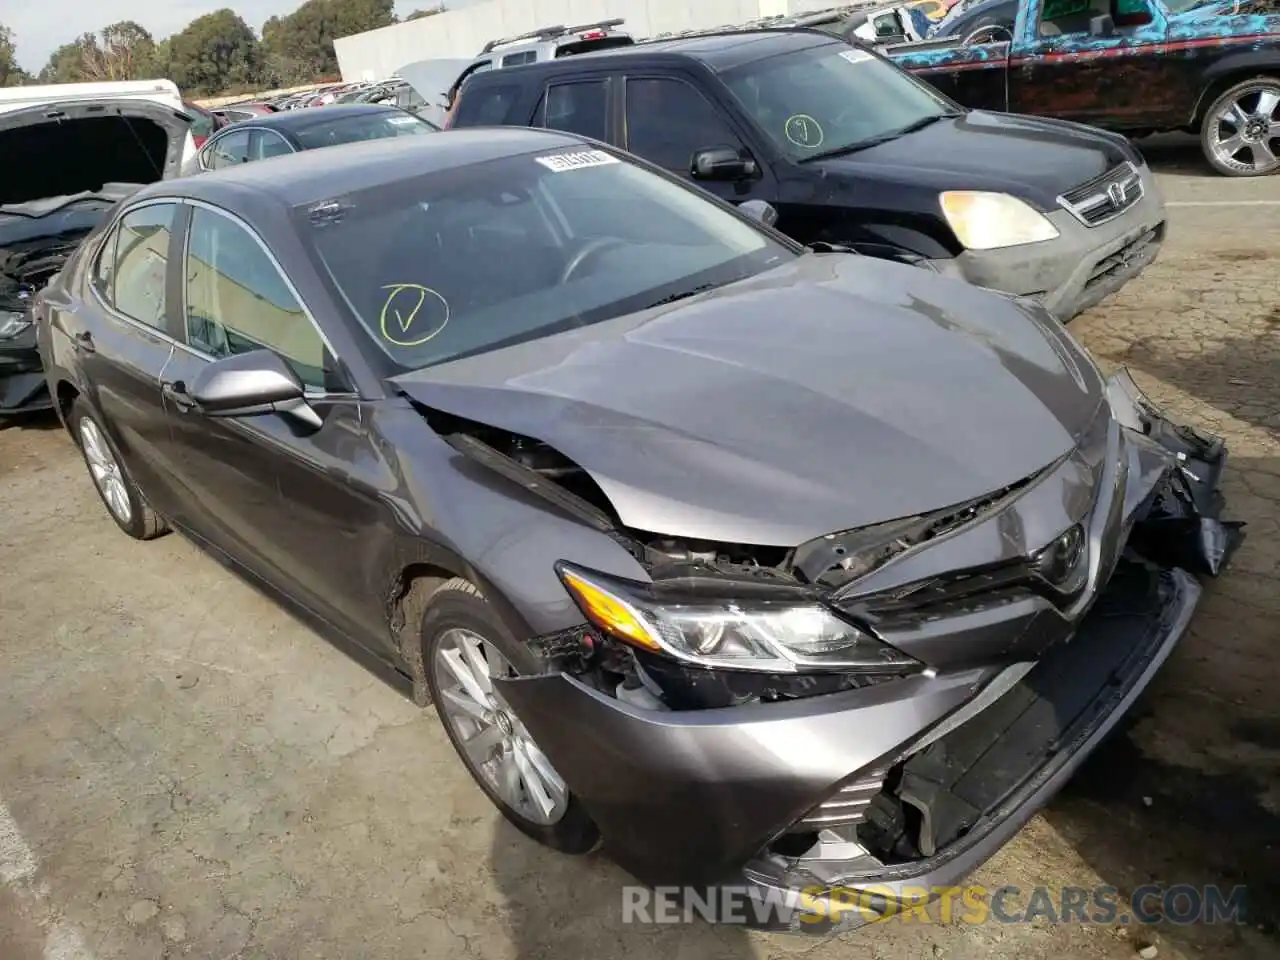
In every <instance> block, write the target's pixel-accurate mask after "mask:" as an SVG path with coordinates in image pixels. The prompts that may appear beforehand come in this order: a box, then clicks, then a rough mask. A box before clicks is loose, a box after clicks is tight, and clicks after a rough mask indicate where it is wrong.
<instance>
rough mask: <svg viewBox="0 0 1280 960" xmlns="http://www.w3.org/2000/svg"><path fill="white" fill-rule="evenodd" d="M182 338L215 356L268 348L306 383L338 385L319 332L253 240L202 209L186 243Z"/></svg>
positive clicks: (320, 386)
mask: <svg viewBox="0 0 1280 960" xmlns="http://www.w3.org/2000/svg"><path fill="white" fill-rule="evenodd" d="M186 288H187V317H186V324H187V340H188V342H189V343H190V344H191V346H193V347H195V348H196V349H198V350H201V351H203V352H204V353H207V354H209V355H210V356H213V357H219V358H220V357H228V356H232V355H234V354H240V353H248V352H250V351H252V350H259V349H262V348H264V347H265V348H266V349H268V350H271V351H273V352H274V353H276V354H278V355H279V356H280V357H281V358H283V359H284V361H285V362H286V363H288V364H289V366H291V367H292V368H293V369H294V371H295V372H296V373H297V374H298V377H299V379H301V380H302V382H303V383H304V384H306V385H307V386H308V387H313V388H316V389H326V388H328V389H340V387H337V386H336V384H335V380H336V379H337V377H336V363H335V361H334V359H333V357H331V356H330V355H329V352H328V350H327V349H326V348H325V345H324V340H323V339H322V338H321V336H320V332H319V331H318V330H317V329H316V328H315V326H314V325H313V324H312V322H311V320H310V318H308V316H307V315H306V313H305V312H304V311H303V309H302V306H301V304H299V303H298V300H297V298H296V297H294V295H293V293H292V292H291V291H290V290H289V287H288V285H287V284H286V283H285V282H284V277H282V276H281V274H280V271H279V270H278V269H277V268H276V265H275V264H274V263H273V262H272V260H271V258H270V257H269V256H268V255H267V253H266V251H265V250H263V248H262V246H261V245H260V244H259V243H258V241H257V240H256V239H255V238H254V237H253V236H251V235H250V234H249V233H248V232H247V231H246V230H245V229H244V228H243V227H241V226H239V225H237V224H236V223H234V222H232V221H231V220H229V219H228V218H226V217H224V216H221V215H220V214H216V213H212V212H210V211H208V210H205V209H203V208H197V209H196V210H194V211H193V212H192V217H191V231H190V235H189V240H188V243H187V262H186Z"/></svg>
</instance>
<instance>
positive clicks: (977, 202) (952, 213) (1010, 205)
mask: <svg viewBox="0 0 1280 960" xmlns="http://www.w3.org/2000/svg"><path fill="white" fill-rule="evenodd" d="M938 202H939V203H940V204H941V205H942V214H943V216H945V217H946V218H947V223H948V224H950V226H951V229H952V230H953V231H954V232H955V235H956V237H957V238H958V239H959V240H960V242H961V243H963V244H964V245H965V246H966V247H968V248H969V249H970V250H995V249H998V248H1000V247H1016V246H1019V245H1020V244H1024V243H1039V242H1040V241H1042V240H1052V239H1054V238H1055V237H1056V236H1058V228H1057V227H1055V226H1054V225H1053V224H1052V223H1050V222H1049V219H1048V218H1047V217H1046V216H1045V215H1044V214H1042V213H1040V212H1039V211H1038V210H1035V209H1034V208H1032V207H1031V206H1030V205H1029V204H1027V203H1024V202H1023V201H1021V200H1019V199H1018V198H1017V197H1011V196H1009V194H1007V193H987V192H985V191H982V190H948V191H947V192H945V193H941V194H939V195H938Z"/></svg>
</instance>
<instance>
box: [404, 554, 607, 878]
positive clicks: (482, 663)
mask: <svg viewBox="0 0 1280 960" xmlns="http://www.w3.org/2000/svg"><path fill="white" fill-rule="evenodd" d="M421 636H422V660H423V666H424V668H425V673H426V680H427V685H428V686H429V688H430V691H431V699H432V701H433V702H434V703H435V705H436V713H437V716H439V718H440V723H441V724H442V725H443V726H444V729H445V733H446V734H448V736H449V740H450V742H451V743H452V744H453V747H454V749H455V750H456V751H457V753H458V757H459V759H461V760H462V762H463V765H464V766H466V768H467V770H468V772H469V773H470V774H471V776H472V777H473V778H474V779H475V781H476V783H478V784H479V785H480V789H482V790H483V791H484V792H485V793H486V794H487V795H488V797H489V799H490V800H491V801H492V802H493V804H494V806H496V807H497V808H498V809H499V810H500V811H501V812H502V815H503V816H504V817H506V818H507V820H508V821H510V822H511V823H512V824H513V825H514V826H515V827H516V828H517V829H518V830H520V832H521V833H524V834H525V835H526V836H528V837H531V838H533V839H534V840H537V841H538V842H539V843H542V844H545V845H546V846H548V847H551V848H552V849H554V850H559V851H560V852H562V853H569V854H582V853H587V852H589V851H591V850H592V849H594V848H595V847H596V846H597V844H598V842H599V839H600V833H599V830H598V829H597V828H596V825H595V824H594V823H593V822H592V821H591V818H590V816H589V815H588V814H587V812H586V810H585V809H584V808H583V806H582V804H581V802H580V801H579V800H578V798H577V797H575V796H574V795H573V794H572V793H571V792H570V791H569V788H568V787H567V786H566V785H565V783H564V781H563V780H562V779H561V778H560V775H559V774H558V773H557V772H556V770H555V768H554V767H553V766H552V765H551V762H550V761H549V760H548V759H547V758H546V756H545V755H544V754H543V753H542V751H541V749H540V748H539V747H538V745H537V743H536V742H535V741H534V740H533V737H532V736H531V735H530V734H529V732H528V730H527V729H525V726H524V724H523V723H522V722H521V721H520V718H519V717H518V716H516V714H515V712H514V710H512V709H511V707H510V706H509V705H508V704H507V703H506V702H505V701H504V700H503V699H502V696H501V694H500V693H498V692H497V690H496V689H495V687H494V684H493V683H492V682H491V679H492V677H494V676H519V675H521V674H525V675H527V674H530V673H534V672H536V671H537V669H538V665H537V661H536V659H535V658H534V657H533V655H532V654H531V653H530V652H529V650H528V649H527V648H525V647H524V645H523V644H521V643H519V642H518V641H517V640H516V639H515V638H514V637H513V636H512V635H511V633H510V632H509V631H508V630H507V628H506V625H505V624H504V623H503V622H502V619H501V618H500V617H499V616H498V615H497V612H496V611H495V610H494V608H493V606H492V605H491V604H490V603H489V602H488V601H487V600H486V599H485V598H484V595H483V594H482V593H481V592H480V590H479V589H478V588H477V587H476V586H475V585H474V584H472V583H470V582H469V581H467V580H463V579H461V578H455V579H453V580H450V581H448V582H447V583H445V584H443V585H442V586H440V588H439V589H438V590H436V591H435V592H434V593H433V594H432V595H431V598H430V601H429V603H428V605H427V607H426V610H425V612H424V613H423V615H422V632H421Z"/></svg>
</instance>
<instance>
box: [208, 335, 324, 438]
mask: <svg viewBox="0 0 1280 960" xmlns="http://www.w3.org/2000/svg"><path fill="white" fill-rule="evenodd" d="M187 397H188V399H189V402H190V403H191V404H192V405H193V406H194V407H195V409H196V410H198V411H199V412H200V413H202V414H204V415H205V416H206V417H248V416H253V415H255V414H260V413H288V414H292V415H294V416H296V417H298V418H299V419H300V420H302V421H303V422H304V423H307V424H309V425H310V426H313V427H317V428H318V427H320V426H322V425H323V424H322V423H321V420H320V418H319V416H317V415H316V412H315V411H314V410H312V409H311V407H310V405H309V404H308V403H307V400H306V388H305V387H304V386H303V385H302V381H301V380H299V379H298V375H297V374H296V373H294V372H293V370H292V369H291V368H290V367H289V365H288V364H287V363H285V362H284V361H283V360H281V359H280V357H279V356H277V355H276V354H274V353H272V352H271V351H270V350H252V351H250V352H249V353H241V354H236V355H234V356H230V357H223V358H222V359H221V360H215V361H213V362H212V363H210V364H209V365H208V366H207V367H205V368H204V369H203V370H201V371H200V372H199V373H198V374H196V376H195V378H194V379H192V381H191V385H190V387H189V388H188V390H187Z"/></svg>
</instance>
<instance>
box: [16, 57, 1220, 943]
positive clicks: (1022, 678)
mask: <svg viewBox="0 0 1280 960" xmlns="http://www.w3.org/2000/svg"><path fill="white" fill-rule="evenodd" d="M776 40H777V37H773V38H771V42H775V41H776ZM471 96H472V92H471V91H468V92H466V93H465V94H464V99H463V107H464V109H465V107H466V104H467V101H468V100H470V98H471ZM334 109H340V108H334ZM317 112H320V111H317ZM748 211H753V212H755V213H756V215H757V216H761V215H762V213H763V208H762V207H760V206H756V207H750V208H744V207H741V206H737V205H735V204H732V203H729V202H726V201H724V200H722V199H719V198H717V197H715V196H713V195H711V194H709V193H708V192H707V191H705V190H702V189H700V188H699V187H696V186H694V185H692V184H690V183H688V182H686V181H685V180H684V179H683V178H681V177H679V176H675V175H673V174H671V173H669V172H667V171H665V170H663V169H661V168H660V167H658V166H655V165H653V164H650V163H647V162H645V161H643V160H640V159H636V158H633V157H631V156H629V155H627V154H626V153H624V152H623V151H621V150H620V149H618V148H617V147H614V146H611V145H607V144H605V143H603V142H600V141H598V140H593V139H587V138H584V137H581V136H577V135H574V134H570V133H564V132H560V131H553V130H545V129H544V130H521V129H515V128H510V127H507V128H492V129H487V130H453V131H448V132H444V133H440V134H435V135H432V136H427V137H395V138H387V139H381V140H376V141H368V142H364V143H358V144H347V145H345V146H340V147H334V148H331V149H327V150H324V151H316V150H307V151H302V152H299V153H297V154H296V155H290V156H285V157H277V158H275V159H272V160H268V161H263V162H259V163H247V164H237V165H234V166H231V167H228V168H225V169H218V170H214V171H212V172H210V173H207V174H200V175H196V176H188V177H182V178H178V179H175V180H172V181H167V182H160V183H154V184H152V185H150V186H147V187H144V188H142V189H141V190H139V191H138V192H136V193H134V194H133V195H132V196H130V197H128V198H127V199H125V200H124V201H123V202H122V203H120V205H119V206H118V207H117V208H116V210H115V211H114V213H113V215H112V216H111V217H110V218H108V219H107V220H106V221H104V222H103V223H102V224H101V226H100V227H99V228H98V229H96V230H95V231H94V232H93V233H92V234H91V235H90V236H89V237H87V238H86V239H85V240H84V241H83V242H82V243H81V245H80V246H79V248H78V250H77V252H76V253H75V254H73V256H72V257H71V259H70V260H69V261H68V262H67V263H66V265H65V266H64V268H63V269H62V271H61V272H60V273H59V274H58V276H57V277H56V278H55V279H54V281H53V282H52V283H51V284H50V285H49V286H48V287H46V288H45V289H44V291H43V292H41V293H40V294H38V295H37V297H36V306H35V311H34V315H35V319H36V330H37V340H38V342H39V346H40V352H41V356H42V358H43V361H44V368H45V376H46V379H47V383H48V385H49V390H50V393H51V395H52V396H53V397H55V398H56V403H57V409H58V411H59V415H60V416H61V417H62V418H63V420H64V422H65V424H66V425H67V427H68V429H69V430H70V432H71V435H72V436H73V437H74V438H75V440H76V442H77V443H78V444H79V446H80V449H81V450H82V451H83V454H84V460H85V464H86V467H87V474H88V477H89V478H90V479H91V481H92V483H93V484H94V486H95V488H96V489H97V491H98V492H99V494H100V496H101V499H102V502H103V504H104V507H105V509H106V511H107V512H108V513H109V515H110V516H111V517H112V518H113V520H114V521H115V523H116V524H117V525H118V526H119V528H120V529H121V530H122V531H123V532H124V533H125V534H127V535H129V536H131V537H134V538H136V539H139V540H145V539H150V538H152V537H155V536H158V535H160V534H161V533H163V532H165V531H166V530H170V529H176V530H179V531H181V532H183V533H184V534H186V535H187V536H189V537H190V538H191V539H192V540H193V541H195V542H196V543H197V544H199V545H200V546H202V547H203V548H205V549H207V550H209V551H210V552H211V553H213V554H214V555H216V556H217V557H219V558H220V559H221V560H222V561H223V562H224V563H226V564H228V565H229V566H231V567H232V568H234V569H237V570H239V571H240V572H242V573H243V574H244V575H245V576H247V577H248V578H250V579H252V580H253V581H254V582H255V583H257V584H259V585H261V586H263V587H264V588H265V589H267V590H268V591H269V592H271V593H273V594H274V595H276V596H278V597H279V598H280V599H281V600H282V602H285V603H286V604H288V605H289V606H290V607H291V608H292V609H294V610H296V611H298V612H299V613H300V614H302V615H303V616H305V617H306V618H307V619H308V621H309V622H311V623H313V624H314V625H315V626H316V627H317V629H318V630H319V631H321V632H322V633H323V634H325V635H326V636H328V637H329V638H331V639H333V640H334V641H335V642H337V643H339V644H340V645H342V646H343V647H344V648H346V649H348V650H350V651H352V652H353V653H354V654H355V655H357V656H359V657H360V658H362V659H363V660H364V662H366V663H368V664H370V665H371V667H372V668H373V669H375V670H376V671H377V672H379V673H380V674H381V675H382V676H384V677H386V678H387V679H389V680H390V681H392V682H393V683H396V684H397V685H399V686H400V688H401V689H403V690H404V691H405V692H406V693H407V694H409V695H411V696H413V697H414V698H415V699H416V701H417V702H418V703H420V704H423V705H427V704H429V703H433V704H434V705H435V706H436V710H437V714H438V717H439V719H440V722H441V723H442V724H443V726H444V729H445V731H446V733H447V734H448V736H449V738H450V740H451V741H452V742H453V744H454V746H455V747H456V748H457V754H458V758H459V762H460V764H461V767H462V768H465V769H466V770H467V771H468V772H469V773H470V774H471V775H472V776H473V777H474V779H475V781H476V782H477V783H478V784H479V786H480V787H481V789H482V790H483V791H484V792H485V793H486V794H487V795H488V796H489V798H490V799H491V800H492V801H493V803H494V804H495V806H496V807H497V808H498V809H499V810H501V812H502V813H503V814H504V815H505V816H506V817H507V818H508V819H509V820H510V821H511V822H512V823H513V824H515V826H516V827H518V828H519V829H520V830H522V831H524V832H525V833H526V834H528V835H529V836H531V837H533V838H535V839H537V840H539V841H541V842H543V843H546V844H548V845H549V846H551V847H553V848H555V849H558V850H562V851H565V852H568V853H581V852H585V851H587V850H590V849H592V848H594V847H595V846H596V845H597V844H598V843H603V845H604V848H605V849H606V850H607V851H608V852H609V853H610V854H611V855H612V856H613V857H614V858H615V859H616V860H617V861H618V862H619V863H621V864H622V865H623V866H625V867H626V868H627V869H628V870H630V871H631V872H632V873H633V874H635V875H636V876H637V877H639V878H640V879H642V880H644V881H647V882H650V883H662V884H666V883H676V884H694V885H703V884H719V883H732V884H735V885H736V886H738V887H739V889H741V888H742V886H743V885H745V887H746V888H747V889H749V890H751V891H752V892H753V895H754V896H755V897H758V898H759V899H760V900H761V902H762V903H763V904H769V905H770V906H771V907H772V908H773V909H772V912H771V911H770V910H762V911H761V912H760V913H759V914H757V915H756V917H757V922H768V923H770V924H773V925H778V926H782V927H793V926H800V925H804V926H806V928H807V927H809V926H811V924H810V923H809V922H808V921H811V920H813V919H815V918H814V916H813V915H812V914H807V913H806V911H807V910H811V909H812V904H813V903H814V902H815V901H814V899H812V898H814V897H817V898H818V900H821V898H822V896H823V894H822V893H821V892H815V891H821V890H827V891H830V896H832V897H838V896H841V895H842V893H841V891H843V890H845V889H847V888H848V887H850V886H853V887H857V886H866V885H869V884H875V885H877V887H878V888H880V889H884V887H885V885H887V887H888V888H889V889H891V890H892V889H896V888H898V887H899V886H901V885H904V884H906V885H912V886H921V885H923V886H924V887H926V888H940V887H942V886H949V885H951V884H953V883H955V882H957V881H958V880H959V879H960V878H961V877H962V876H963V875H965V874H966V873H968V872H969V871H970V870H972V869H973V868H974V867H975V866H977V865H978V864H979V863H980V862H982V861H983V860H984V859H986V858H987V857H988V856H990V855H991V854H992V853H993V852H994V851H995V850H996V849H997V848H998V847H999V846H1000V845H1001V844H1003V843H1004V842H1005V841H1006V840H1007V839H1008V838H1009V837H1010V836H1011V835H1012V834H1013V833H1014V832H1015V831H1016V830H1017V829H1018V828H1019V826H1020V825H1021V824H1022V823H1024V822H1025V821H1026V820H1027V819H1028V818H1029V817H1030V816H1031V815H1032V814H1033V813H1034V811H1035V810H1036V809H1038V808H1039V807H1040V806H1041V805H1042V804H1043V803H1045V802H1046V800H1047V799H1048V798H1049V796H1051V795H1052V794H1053V793H1054V791H1055V790H1056V789H1057V788H1058V787H1059V786H1060V785H1061V783H1062V782H1063V780H1064V779H1065V778H1066V777H1067V776H1069V775H1070V773H1071V771H1072V770H1073V769H1075V767H1076V766H1077V765H1078V764H1080V763H1081V762H1082V760H1083V759H1084V758H1085V756H1087V755H1088V753H1089V752H1090V751H1091V750H1092V749H1093V747H1094V746H1095V745H1096V744H1097V743H1098V742H1099V741H1100V740H1101V739H1102V738H1103V737H1104V736H1105V735H1106V733H1107V731H1108V730H1109V729H1111V728H1112V727H1113V726H1114V724H1116V723H1117V722H1118V721H1119V719H1120V718H1121V717H1122V716H1123V714H1124V713H1125V712H1126V710H1127V709H1128V707H1129V706H1130V704H1132V702H1133V700H1134V698H1135V697H1137V696H1138V695H1139V694H1140V692H1141V691H1142V690H1143V688H1144V687H1145V686H1146V685H1147V684H1148V683H1149V681H1150V680H1151V678H1152V676H1153V675H1154V673H1155V672H1156V671H1157V669H1158V668H1159V665H1160V663H1161V662H1162V661H1163V660H1164V658H1165V657H1166V656H1168V654H1169V652H1170V651H1171V649H1172V648H1173V647H1174V645H1175V644H1176V643H1177V642H1178V639H1179V637H1180V636H1181V634H1182V633H1183V631H1184V630H1185V628H1186V625H1187V621H1188V619H1189V617H1190V616H1191V613H1192V611H1193V610H1194V608H1195V605H1196V602H1197V599H1198V597H1199V593H1200V588H1199V586H1198V585H1197V582H1196V580H1195V578H1194V577H1193V575H1192V573H1193V572H1204V573H1213V572H1216V571H1217V570H1219V569H1220V565H1221V562H1222V561H1223V558H1224V557H1225V556H1229V555H1230V553H1231V551H1232V549H1233V548H1234V546H1235V544H1236V543H1237V542H1238V538H1239V531H1238V529H1237V527H1236V526H1235V525H1232V524H1229V523H1226V522H1223V521H1220V520H1218V519H1217V516H1218V511H1219V509H1220V504H1219V499H1220V498H1219V496H1218V494H1217V484H1218V477H1219V474H1220V471H1221V469H1222V464H1223V458H1224V451H1223V449H1222V445H1221V444H1220V443H1219V442H1217V441H1216V440H1214V439H1212V438H1205V437H1200V436H1198V435H1197V434H1195V433H1193V432H1191V431H1188V430H1186V429H1185V428H1183V427H1181V426H1177V425H1175V424H1172V423H1171V422H1169V421H1168V420H1166V419H1164V418H1163V417H1162V416H1161V415H1160V414H1159V413H1158V412H1156V410H1155V409H1154V407H1152V406H1151V404H1150V403H1149V401H1147V400H1146V399H1145V398H1144V397H1143V396H1142V395H1141V394H1140V393H1138V392H1137V390H1136V388H1135V387H1134V386H1133V384H1132V382H1131V381H1129V380H1127V379H1125V378H1124V377H1120V378H1116V379H1112V380H1109V381H1108V380H1106V379H1104V377H1103V376H1102V374H1101V373H1100V372H1099V370H1098V368H1097V367H1096V366H1095V365H1094V363H1093V361H1092V360H1091V359H1090V358H1089V356H1088V355H1087V354H1086V353H1085V352H1084V351H1083V350H1082V349H1081V348H1080V347H1079V346H1078V344H1077V343H1076V342H1075V341H1074V339H1073V338H1072V337H1071V336H1070V335H1069V334H1068V333H1067V332H1066V329H1065V328H1064V327H1063V326H1062V325H1061V324H1059V323H1058V322H1057V321H1055V320H1054V319H1053V318H1052V317H1051V316H1050V315H1049V314H1048V313H1047V312H1046V311H1045V310H1044V309H1043V307H1041V306H1039V305H1037V304H1035V303H1033V302H1031V301H1029V300H1025V299H1015V298H1009V297H1005V296H1000V295H998V294H996V293H993V292H990V291H986V290H982V289H981V288H979V287H976V286H973V285H970V284H967V283H963V282H959V281H956V280H953V279H950V278H948V277H945V276H941V275H938V274H937V273H934V272H932V271H928V270H921V269H918V268H916V267H913V266H908V265H904V264H895V263H891V262H884V261H879V260H874V259H871V258H868V257H864V256H860V255H858V254H856V253H853V252H852V251H849V250H846V249H843V248H838V247H831V248H820V249H812V248H809V247H806V246H804V245H802V244H800V243H798V242H796V241H794V240H792V239H790V238H789V237H787V236H786V235H784V234H782V233H779V232H778V231H776V230H775V229H773V228H771V227H769V226H768V225H767V224H766V223H764V222H762V221H761V220H759V219H753V217H752V216H751V215H749V213H748ZM766 219H767V218H766ZM979 745H980V746H981V749H979ZM801 888H805V889H806V896H808V897H809V898H810V899H807V900H805V899H802V898H801V895H800V893H799V890H800V889H801ZM855 914H856V912H845V914H844V916H845V920H846V922H848V921H851V920H854V919H860V920H862V921H865V920H866V919H868V918H867V917H866V916H858V917H856V918H855ZM837 916H839V911H834V910H833V911H830V912H826V913H823V914H820V916H819V918H818V919H821V918H822V917H826V918H828V919H830V918H834V917H837Z"/></svg>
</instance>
